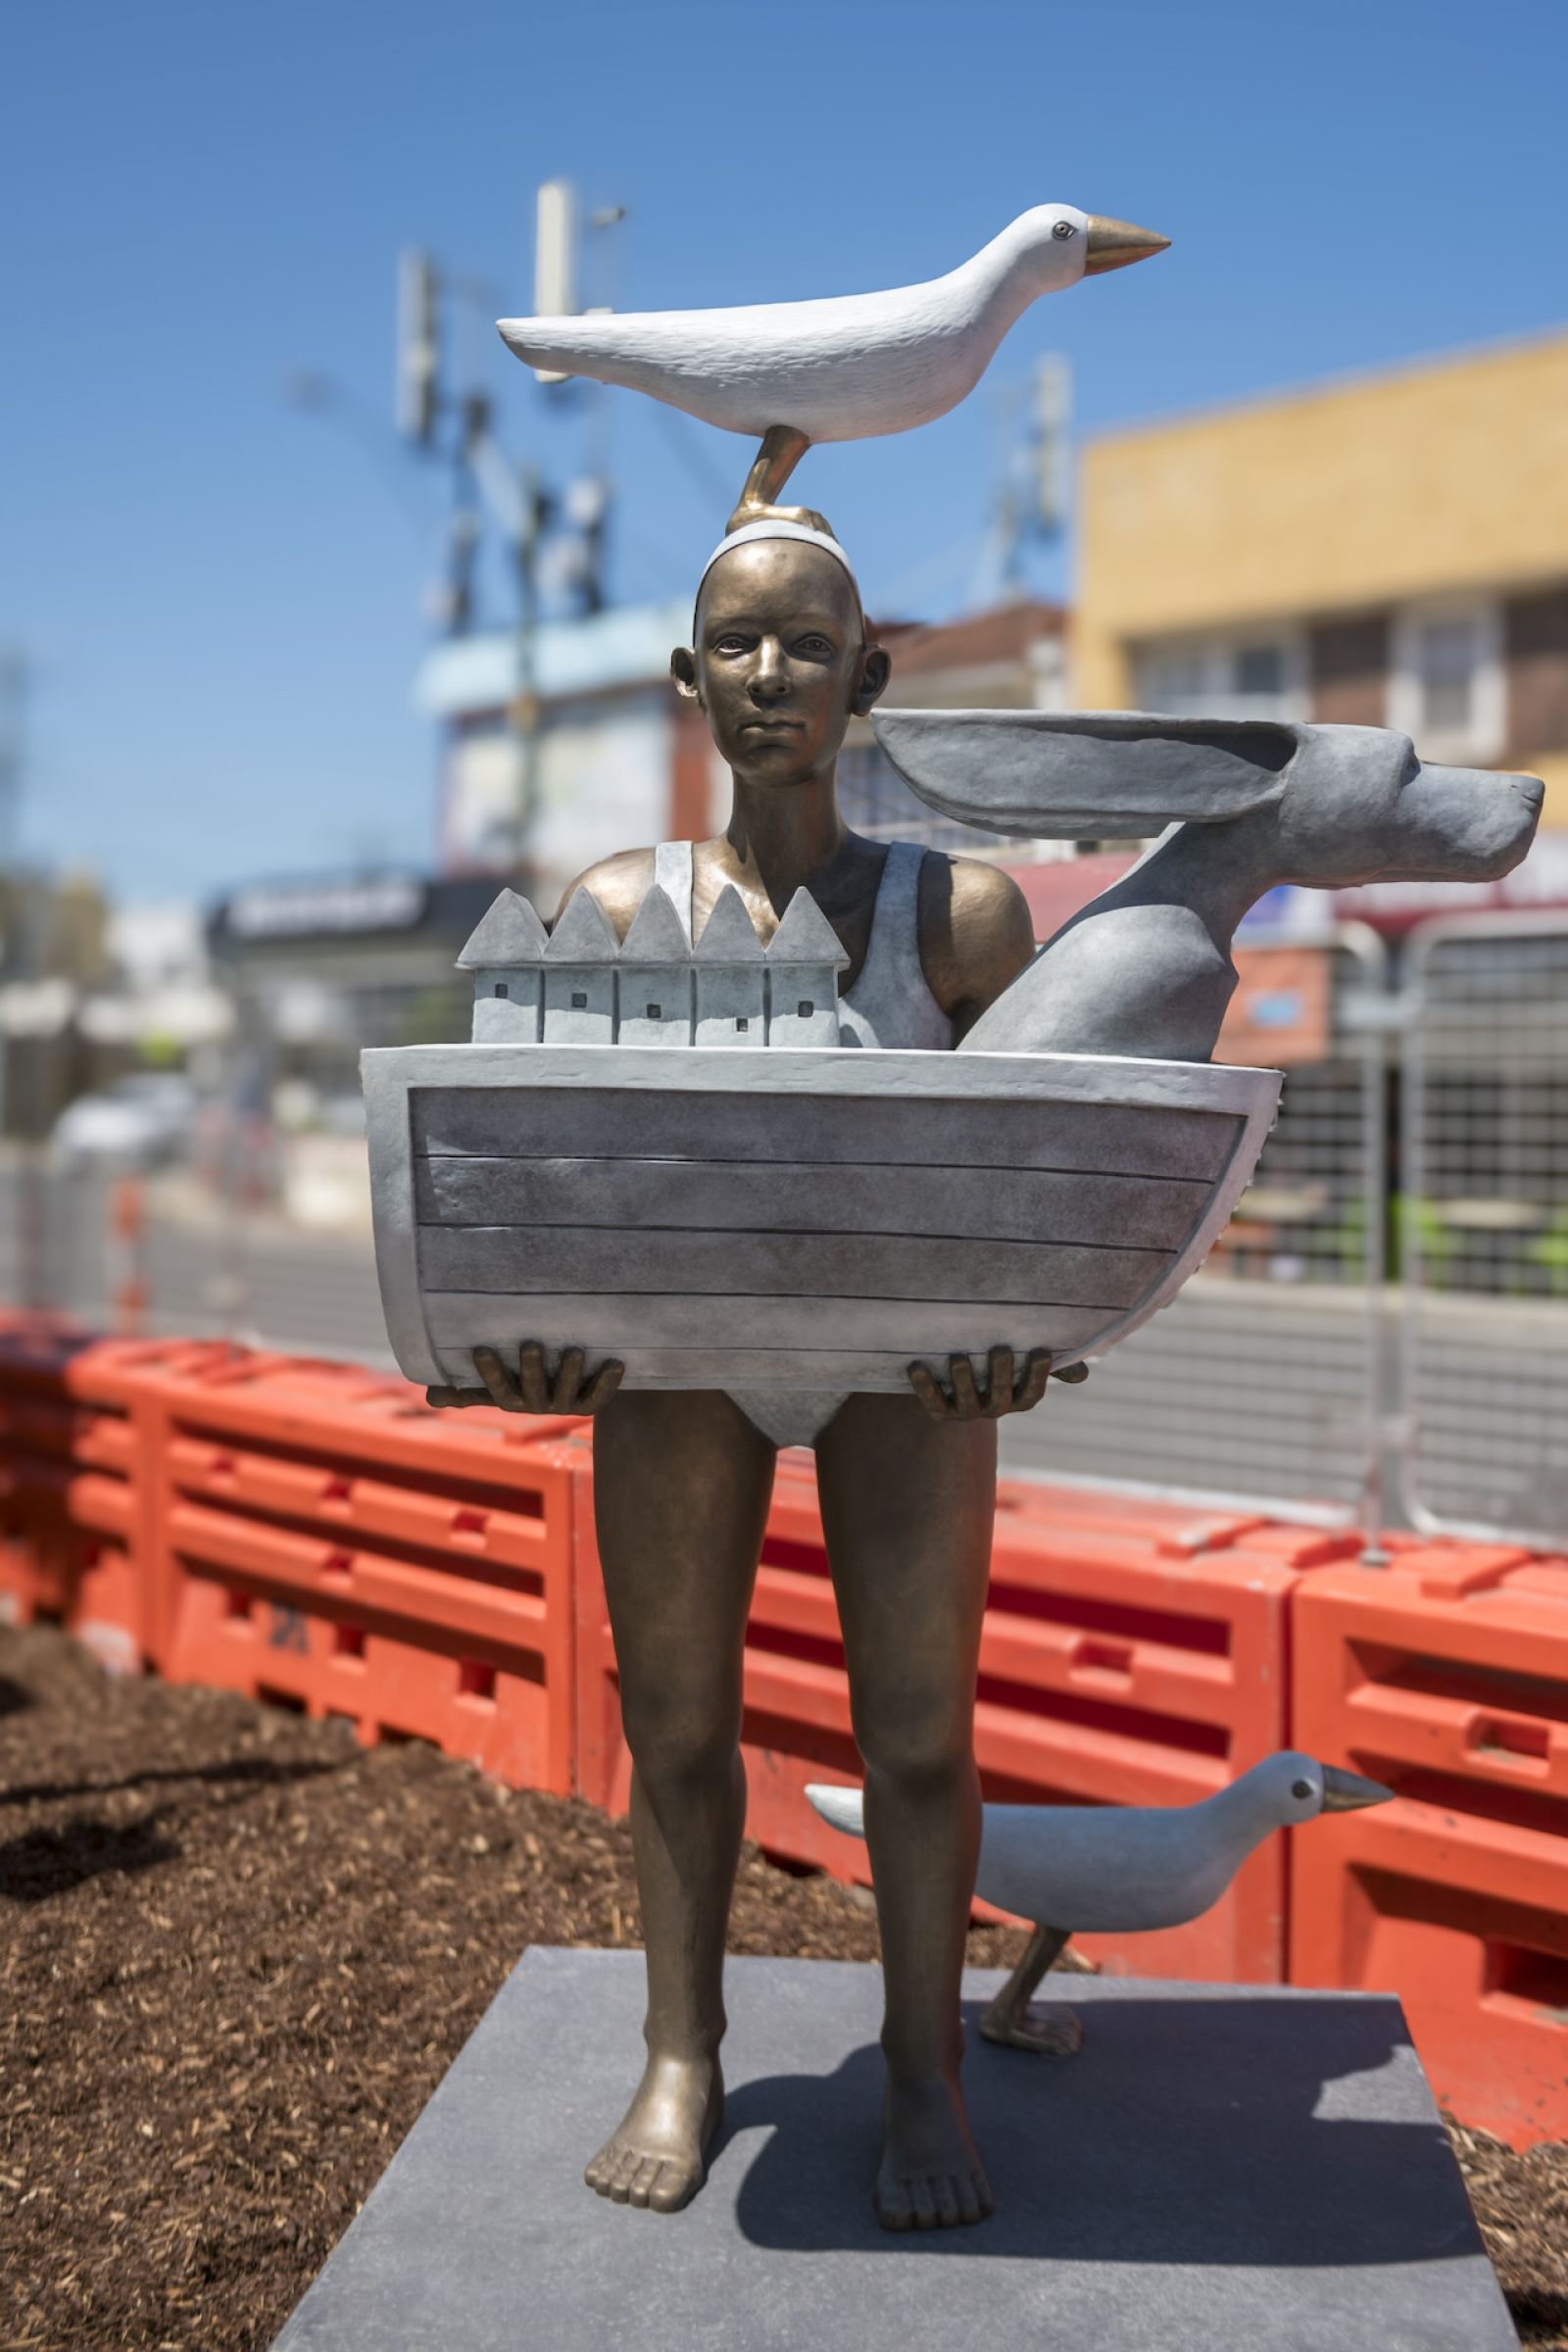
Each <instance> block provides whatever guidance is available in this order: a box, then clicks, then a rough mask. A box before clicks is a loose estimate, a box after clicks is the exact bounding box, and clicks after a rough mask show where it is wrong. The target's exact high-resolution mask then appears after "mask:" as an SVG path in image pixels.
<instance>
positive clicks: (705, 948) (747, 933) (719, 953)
mask: <svg viewBox="0 0 1568 2352" xmlns="http://www.w3.org/2000/svg"><path fill="white" fill-rule="evenodd" d="M693 953H694V955H695V956H696V960H697V961H698V962H699V963H760V962H761V960H762V943H761V941H760V939H759V938H758V936H757V927H756V925H755V924H754V923H753V921H752V918H751V916H750V915H749V914H748V913H747V911H746V901H745V900H744V899H743V898H742V897H741V894H740V892H739V891H738V890H737V889H736V887H735V885H734V883H733V882H726V883H725V885H724V887H723V889H722V890H721V891H720V893H719V896H718V904H717V905H716V906H715V907H714V908H713V911H712V913H711V915H710V916H709V918H708V920H707V922H706V923H705V924H704V925H703V935H702V938H701V939H700V940H699V941H698V942H697V946H696V948H695V950H694V951H693Z"/></svg>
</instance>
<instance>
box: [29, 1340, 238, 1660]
mask: <svg viewBox="0 0 1568 2352" xmlns="http://www.w3.org/2000/svg"><path fill="white" fill-rule="evenodd" d="M229 1352H230V1351H229V1350H227V1349H226V1348H222V1347H221V1346H219V1345H216V1344H214V1343H210V1342H204V1341H189V1340H178V1341H155V1340H97V1339H92V1338H91V1337H89V1336H88V1335H87V1334H85V1333H82V1332H78V1331H76V1330H74V1329H73V1328H72V1327H71V1326H69V1325H66V1324H63V1323H58V1322H52V1321H50V1320H49V1319H47V1318H41V1317H25V1318H18V1319H16V1320H15V1321H13V1322H10V1323H8V1324H7V1325H6V1326H5V1327H4V1328H3V1329H0V1531H3V1537H4V1541H3V1544H0V1608H3V1610H4V1613H5V1614H6V1615H7V1616H8V1617H9V1618H11V1620H12V1621H13V1622H17V1623H22V1624H30V1623H31V1622H32V1621H33V1620H34V1619H35V1618H39V1617H42V1618H48V1619H51V1620H54V1621H56V1622H58V1623H60V1624H62V1625H66V1626H69V1627H70V1629H71V1630H72V1632H73V1633H74V1634H75V1635H76V1636H77V1637H78V1639H79V1640H81V1641H82V1642H85V1643H86V1644H87V1645H88V1647H90V1648H91V1649H93V1650H94V1651H96V1653H97V1654H98V1656H99V1657H101V1658H102V1660H103V1662H104V1663H105V1665H107V1666H109V1667H111V1668H113V1669H115V1670H116V1671H117V1672H133V1671H135V1670H137V1669H139V1668H140V1667H141V1666H142V1664H143V1663H144V1662H145V1660H146V1658H147V1657H148V1655H149V1654H150V1652H151V1648H152V1643H151V1639H150V1624H149V1600H150V1593H151V1590H152V1583H153V1574H154V1562H153V1546H152V1543H151V1531H150V1528H149V1525H148V1521H147V1498H146V1481H145V1478H144V1477H143V1475H142V1470H143V1466H144V1464H145V1461H146V1458H147V1453H148V1447H149V1445H150V1443H151V1442H152V1438H151V1433H150V1432H149V1431H148V1430H147V1429H146V1428H144V1427H143V1425H142V1423H143V1415H144V1410H145V1407H144V1397H145V1389H146V1383H147V1381H148V1380H149V1379H151V1378H155V1377H158V1376H161V1375H162V1374H164V1373H166V1372H170V1371H173V1370H177V1369H180V1368H184V1367H188V1366H190V1365H193V1364H196V1363H205V1362H210V1361H213V1360H215V1359H220V1358H221V1357H223V1356H225V1355H226V1354H228V1353H229Z"/></svg>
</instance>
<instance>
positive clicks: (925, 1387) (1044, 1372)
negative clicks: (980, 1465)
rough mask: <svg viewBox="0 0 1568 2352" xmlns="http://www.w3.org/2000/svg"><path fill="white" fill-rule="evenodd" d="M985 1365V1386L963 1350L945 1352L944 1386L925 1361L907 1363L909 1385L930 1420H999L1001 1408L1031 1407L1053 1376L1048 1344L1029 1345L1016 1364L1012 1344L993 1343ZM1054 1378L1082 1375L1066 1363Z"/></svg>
mask: <svg viewBox="0 0 1568 2352" xmlns="http://www.w3.org/2000/svg"><path fill="white" fill-rule="evenodd" d="M986 1364H987V1380H986V1385H985V1388H984V1390H982V1389H981V1387H980V1384H979V1382H978V1381H977V1380H976V1379H975V1376H974V1366H973V1364H972V1363H971V1362H970V1361H969V1358H968V1357H967V1356H966V1355H950V1356H949V1358H948V1380H949V1383H950V1386H949V1387H948V1388H946V1389H944V1388H943V1387H942V1385H941V1383H940V1382H939V1381H938V1379H937V1377H936V1375H935V1373H934V1372H933V1371H932V1369H931V1367H930V1365H929V1364H911V1365H910V1366H909V1386H910V1388H911V1389H912V1390H913V1391H914V1393H915V1395H916V1396H917V1397H919V1399H920V1402H921V1403H922V1404H923V1405H924V1406H925V1409H926V1411H927V1412H928V1413H929V1414H930V1416H931V1418H932V1420H933V1421H1000V1420H1001V1418H1002V1416H1003V1414H1004V1413H1028V1412H1032V1411H1033V1410H1034V1408H1035V1406H1036V1405H1037V1404H1038V1403H1039V1402H1040V1399H1041V1397H1044V1395H1045V1393H1046V1382H1047V1380H1048V1379H1049V1378H1050V1376H1051V1353H1050V1350H1049V1348H1033V1349H1032V1350H1031V1351H1030V1353H1029V1354H1028V1355H1026V1356H1025V1358H1024V1360H1023V1364H1022V1366H1021V1368H1018V1367H1016V1359H1015V1357H1014V1355H1013V1351H1012V1349H1011V1348H992V1350H991V1352H990V1354H989V1355H988V1356H987V1358H986ZM1058 1377H1059V1378H1062V1379H1066V1380H1081V1379H1082V1378H1083V1377H1084V1372H1083V1370H1082V1369H1081V1368H1080V1367H1079V1366H1078V1365H1077V1364H1067V1365H1064V1366H1063V1367H1062V1371H1061V1373H1060V1374H1059V1375H1058Z"/></svg>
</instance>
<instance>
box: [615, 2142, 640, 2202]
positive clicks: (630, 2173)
mask: <svg viewBox="0 0 1568 2352" xmlns="http://www.w3.org/2000/svg"><path fill="white" fill-rule="evenodd" d="M645 2161H646V2160H645V2159H644V2158H643V2157H642V2156H640V2155H639V2154H638V2152H637V2150H636V2149H635V2148H627V2149H626V2150H625V2151H624V2153H623V2154H622V2156H621V2159H620V2162H619V2163H618V2164H617V2165H616V2167H615V2169H614V2171H613V2174H612V2175H611V2177H610V2195H611V2197H612V2199H613V2202H614V2203H615V2204H617V2205H629V2204H630V2203H631V2184H632V2182H633V2180H635V2179H636V2178H637V2175H638V2173H639V2172H640V2170H641V2169H642V2166H643V2164H644V2162H645Z"/></svg>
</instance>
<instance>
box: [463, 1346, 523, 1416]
mask: <svg viewBox="0 0 1568 2352" xmlns="http://www.w3.org/2000/svg"><path fill="white" fill-rule="evenodd" d="M473 1368H474V1370H475V1371H476V1372H477V1373H478V1375H479V1378H480V1379H481V1380H482V1381H483V1382H484V1385H485V1387H486V1388H487V1389H488V1391H489V1392H490V1401H491V1403H492V1404H499V1405H500V1407H501V1409H502V1411H503V1412H504V1413H515V1411H516V1410H517V1405H518V1401H519V1397H518V1389H517V1383H516V1380H515V1376H514V1375H513V1374H512V1373H511V1372H509V1371H508V1369H507V1367H506V1365H505V1364H504V1363H503V1362H502V1361H501V1358H500V1356H499V1355H498V1354H497V1353H496V1351H495V1349H494V1348H475V1349H474V1351H473Z"/></svg>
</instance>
